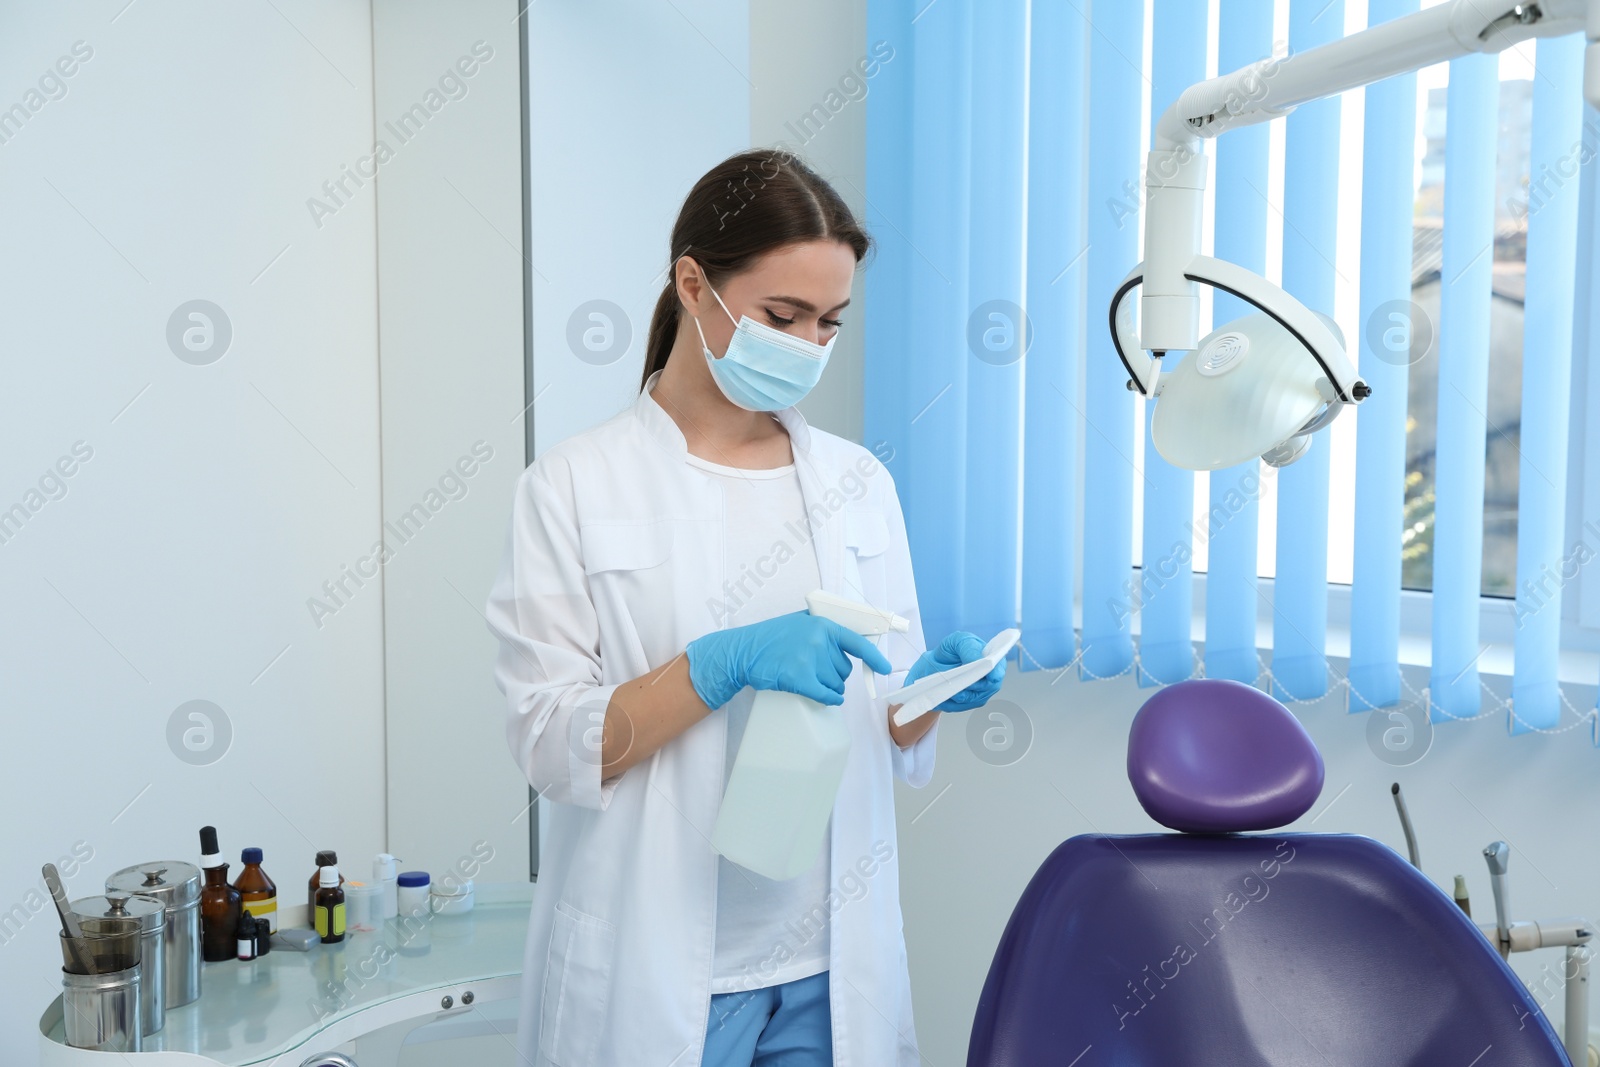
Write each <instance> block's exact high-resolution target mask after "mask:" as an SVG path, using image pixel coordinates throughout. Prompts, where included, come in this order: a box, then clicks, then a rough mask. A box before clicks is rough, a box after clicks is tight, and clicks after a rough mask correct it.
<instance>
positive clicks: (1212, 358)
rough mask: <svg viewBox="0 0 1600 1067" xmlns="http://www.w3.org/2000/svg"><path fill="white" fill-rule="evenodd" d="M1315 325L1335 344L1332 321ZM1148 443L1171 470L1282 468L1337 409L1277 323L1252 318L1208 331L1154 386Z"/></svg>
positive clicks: (1312, 365)
mask: <svg viewBox="0 0 1600 1067" xmlns="http://www.w3.org/2000/svg"><path fill="white" fill-rule="evenodd" d="M1318 317H1319V318H1320V319H1322V321H1323V323H1324V325H1326V326H1327V327H1328V329H1329V331H1330V332H1331V333H1332V334H1333V336H1334V337H1335V338H1336V339H1338V340H1339V341H1340V342H1341V345H1342V342H1343V337H1342V335H1341V334H1340V333H1339V328H1338V327H1337V326H1335V325H1334V323H1333V320H1332V319H1329V318H1327V317H1326V316H1320V315H1319V316H1318ZM1157 397H1158V399H1157V401H1156V405H1155V410H1154V411H1153V412H1152V413H1151V422H1150V436H1151V440H1152V441H1153V442H1154V444H1155V447H1156V451H1157V452H1159V453H1161V456H1162V458H1163V459H1165V460H1166V461H1167V462H1168V463H1171V464H1173V465H1175V466H1179V467H1186V468H1188V469H1190V470H1219V469H1221V468H1223V467H1232V466H1234V465H1235V464H1239V463H1244V462H1246V461H1248V460H1252V459H1255V458H1256V457H1258V456H1259V457H1261V458H1262V459H1264V460H1265V461H1266V462H1267V463H1268V464H1270V465H1272V466H1276V467H1282V466H1285V465H1287V464H1289V463H1292V462H1294V461H1295V460H1296V459H1299V458H1300V457H1301V456H1302V455H1304V454H1305V453H1306V451H1307V450H1308V449H1309V448H1310V445H1311V437H1310V434H1311V432H1313V430H1314V429H1315V428H1316V424H1317V423H1318V419H1319V416H1321V415H1323V414H1324V413H1325V412H1326V410H1327V409H1328V407H1329V406H1330V403H1334V404H1336V403H1337V399H1336V398H1335V397H1334V396H1333V395H1332V389H1331V387H1330V386H1329V384H1328V381H1327V377H1326V376H1325V375H1324V374H1323V373H1322V369H1321V368H1320V367H1319V366H1318V365H1317V363H1316V362H1315V361H1314V360H1312V359H1311V358H1310V357H1309V356H1308V355H1307V353H1306V350H1305V347H1304V346H1303V345H1302V344H1301V343H1300V342H1299V340H1297V339H1296V338H1295V336H1294V335H1293V334H1291V333H1290V332H1289V331H1288V330H1287V329H1286V328H1285V327H1284V325H1283V324H1282V323H1281V322H1279V321H1278V320H1277V319H1275V318H1273V317H1272V316H1271V315H1268V314H1267V313H1265V312H1256V313H1254V314H1251V315H1246V316H1244V317H1243V318H1239V319H1235V320H1234V321H1233V322H1230V323H1228V324H1227V325H1225V326H1223V327H1222V328H1220V329H1217V330H1213V331H1212V332H1211V333H1210V334H1208V335H1206V336H1205V337H1204V338H1202V339H1201V341H1200V347H1199V348H1198V349H1197V350H1196V351H1195V352H1194V353H1193V354H1192V355H1190V356H1188V357H1187V358H1185V359H1183V360H1181V361H1180V362H1179V363H1178V364H1177V366H1176V367H1174V368H1173V369H1172V370H1170V371H1169V372H1168V373H1167V374H1166V375H1164V376H1163V378H1162V379H1161V383H1160V387H1159V388H1158V389H1157Z"/></svg>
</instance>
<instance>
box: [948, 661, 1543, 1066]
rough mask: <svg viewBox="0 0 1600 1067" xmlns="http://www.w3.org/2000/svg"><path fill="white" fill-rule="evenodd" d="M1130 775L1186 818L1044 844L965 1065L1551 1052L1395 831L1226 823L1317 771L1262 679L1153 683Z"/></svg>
mask: <svg viewBox="0 0 1600 1067" xmlns="http://www.w3.org/2000/svg"><path fill="white" fill-rule="evenodd" d="M1069 713H1070V712H1069ZM1128 779H1129V781H1130V782H1131V783H1132V785H1133V791H1134V793H1135V795H1136V796H1137V797H1138V798H1139V802H1140V803H1141V804H1143V805H1144V808H1145V811H1147V812H1148V813H1149V814H1150V816H1151V818H1153V819H1155V820H1156V821H1157V822H1160V823H1162V824H1163V825H1166V826H1169V827H1172V828H1173V829H1177V830H1182V831H1185V832H1184V833H1175V834H1129V835H1120V836H1112V835H1106V834H1085V835H1081V836H1078V837H1073V838H1070V839H1068V840H1067V841H1064V842H1062V843H1061V844H1060V845H1059V846H1057V847H1056V849H1055V851H1054V852H1052V853H1051V854H1050V855H1049V856H1048V857H1047V858H1046V859H1045V861H1044V863H1043V864H1042V865H1041V866H1040V867H1039V869H1038V871H1037V872H1035V874H1034V876H1033V879H1032V881H1030V882H1029V883H1028V886H1027V888H1026V889H1024V890H1023V893H1022V897H1021V899H1020V900H1018V902H1017V906H1016V908H1015V909H1014V910H1013V911H1012V913H1011V919H1010V921H1009V922H1008V923H1007V924H1006V928H1005V932H1004V934H1003V935H1002V936H1001V939H1000V945H999V947H998V948H997V949H996V951H995V955H994V962H993V963H992V964H991V966H990V968H989V975H988V978H987V979H986V980H985V982H984V985H983V992H982V994H981V995H980V996H979V998H978V1007H977V1011H976V1014H975V1017H974V1019H973V1024H972V1035H971V1038H970V1041H969V1043H968V1046H967V1067H1037V1065H1040V1064H1063V1065H1065V1064H1076V1065H1077V1067H1093V1065H1097V1064H1115V1065H1116V1067H1222V1065H1226V1067H1329V1065H1332V1064H1339V1065H1341V1067H1342V1065H1345V1064H1361V1065H1366V1064H1385V1065H1391V1067H1441V1065H1446V1064H1454V1065H1458V1067H1466V1065H1468V1064H1472V1065H1473V1067H1511V1065H1515V1067H1567V1058H1566V1053H1565V1052H1564V1051H1563V1050H1562V1048H1561V1044H1560V1042H1559V1041H1558V1040H1557V1039H1556V1035H1555V1032H1554V1031H1553V1030H1552V1029H1551V1027H1550V1024H1549V1022H1548V1020H1547V1019H1546V1018H1545V1016H1544V1013H1543V1011H1542V1010H1541V1009H1540V1006H1539V1004H1538V1002H1537V1001H1536V1000H1535V999H1534V998H1533V996H1532V995H1531V994H1530V993H1529V992H1528V989H1527V988H1526V987H1525V986H1524V985H1523V984H1522V982H1521V981H1520V980H1519V979H1518V978H1517V976H1516V975H1515V974H1513V973H1512V971H1511V969H1510V968H1509V967H1507V966H1506V964H1505V962H1504V961H1502V960H1501V958H1500V956H1499V954H1498V953H1497V952H1496V951H1495V949H1494V948H1493V947H1492V946H1491V945H1490V943H1489V941H1488V939H1487V938H1486V937H1484V935H1483V934H1482V933H1481V932H1480V931H1479V930H1478V928H1477V927H1475V926H1474V925H1473V924H1472V921H1471V920H1470V919H1468V918H1467V917H1466V916H1465V915H1463V914H1462V912H1461V909H1460V908H1458V907H1457V906H1456V905H1455V903H1454V902H1453V901H1452V900H1451V899H1450V898H1449V897H1447V896H1445V895H1444V893H1442V892H1441V891H1440V890H1439V888H1438V887H1437V886H1436V885H1434V883H1433V882H1432V881H1431V880H1430V879H1429V878H1427V877H1426V876H1424V875H1423V874H1422V873H1421V872H1420V871H1418V870H1417V869H1416V868H1414V867H1412V866H1411V865H1410V864H1408V863H1407V862H1406V861H1405V860H1404V859H1402V858H1401V857H1400V856H1398V855H1396V854H1395V852H1394V850H1393V849H1390V848H1389V847H1388V846H1386V845H1381V844H1379V843H1378V842H1376V841H1373V840H1372V839H1370V838H1366V837H1361V836H1359V835H1356V834H1334V833H1316V834H1305V833H1283V832H1281V831H1280V832H1268V833H1261V834H1246V833H1241V832H1239V831H1243V830H1268V831H1271V830H1273V829H1274V828H1276V827H1279V826H1283V825H1284V824H1286V823H1290V822H1293V821H1294V820H1295V819H1297V818H1299V817H1300V816H1301V815H1303V814H1305V813H1306V812H1307V811H1308V810H1310V808H1311V805H1312V804H1314V803H1315V802H1316V799H1317V795H1318V793H1319V792H1320V791H1321V789H1322V781H1323V766H1322V757H1321V755H1320V754H1319V753H1318V752H1317V748H1316V745H1315V744H1313V743H1312V741H1311V738H1310V736H1309V735H1308V734H1307V733H1306V731H1305V730H1304V729H1303V728H1302V727H1301V726H1300V723H1299V721H1298V720H1296V719H1295V717H1294V716H1293V715H1292V714H1291V713H1290V712H1289V710H1288V709H1287V708H1285V707H1284V706H1283V705H1282V704H1279V703H1278V702H1277V701H1276V700H1273V699H1272V698H1271V697H1270V696H1268V695H1267V694H1266V693H1263V692H1261V691H1260V690H1257V689H1254V688H1252V687H1251V686H1247V685H1242V684H1240V683H1237V682H1229V681H1222V680H1218V679H1199V680H1190V681H1186V682H1180V683H1178V684H1176V685H1172V686H1169V687H1167V688H1165V689H1162V690H1159V691H1158V692H1157V693H1156V694H1155V695H1154V696H1152V697H1151V698H1150V699H1149V700H1148V701H1146V702H1145V705H1144V707H1143V708H1141V709H1140V710H1139V712H1138V714H1137V715H1136V716H1135V717H1134V720H1133V724H1132V728H1131V730H1130V732H1129V737H1128Z"/></svg>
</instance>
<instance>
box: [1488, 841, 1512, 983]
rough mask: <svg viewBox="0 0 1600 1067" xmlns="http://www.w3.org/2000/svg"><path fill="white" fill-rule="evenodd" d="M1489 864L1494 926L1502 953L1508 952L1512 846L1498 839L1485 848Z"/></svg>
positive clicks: (1509, 941)
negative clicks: (1509, 884) (1507, 882)
mask: <svg viewBox="0 0 1600 1067" xmlns="http://www.w3.org/2000/svg"><path fill="white" fill-rule="evenodd" d="M1483 858H1484V860H1485V861H1486V862H1487V863H1488V864H1489V888H1490V889H1492V890H1494V926H1495V933H1496V934H1498V935H1499V938H1500V953H1501V955H1504V954H1506V953H1507V952H1508V951H1510V945H1511V904H1510V902H1509V901H1508V900H1507V893H1508V892H1509V890H1508V889H1507V886H1506V871H1507V870H1508V869H1509V867H1510V864H1511V846H1509V845H1507V844H1506V843H1505V842H1504V841H1496V842H1494V843H1493V844H1491V845H1489V846H1488V847H1487V848H1485V849H1484V850H1483Z"/></svg>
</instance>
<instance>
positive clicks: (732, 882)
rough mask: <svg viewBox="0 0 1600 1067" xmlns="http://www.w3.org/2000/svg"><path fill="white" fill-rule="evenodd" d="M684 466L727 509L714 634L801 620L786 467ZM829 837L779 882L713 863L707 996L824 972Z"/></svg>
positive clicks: (731, 715) (799, 541)
mask: <svg viewBox="0 0 1600 1067" xmlns="http://www.w3.org/2000/svg"><path fill="white" fill-rule="evenodd" d="M688 460H689V463H690V464H692V465H693V466H695V467H698V468H699V469H701V470H703V471H706V472H707V473H709V474H710V475H712V476H713V477H715V478H716V479H717V481H718V482H719V483H720V484H721V486H722V490H723V499H724V500H725V502H726V510H725V515H726V526H725V528H724V531H723V537H724V541H723V544H724V551H725V553H726V554H725V556H724V558H723V574H724V577H725V581H726V583H727V584H726V585H724V587H723V594H724V603H723V610H724V612H725V613H726V619H725V620H724V621H723V623H722V624H723V625H725V626H747V625H749V624H750V623H754V622H762V621H764V620H766V619H770V618H774V617H775V616H778V615H786V614H788V613H789V612H791V611H801V610H803V609H804V608H805V606H806V601H805V598H806V594H807V593H810V592H811V591H812V590H814V589H817V588H819V587H820V586H821V584H822V580H821V577H820V572H819V571H818V569H817V555H816V549H815V547H814V546H813V545H812V543H811V540H810V528H809V527H808V526H807V524H806V518H805V504H804V501H803V499H802V497H801V495H800V479H799V476H798V475H797V474H796V473H795V469H794V466H793V465H790V466H787V467H775V468H772V469H770V470H746V469H743V468H738V467H726V466H722V465H721V464H717V463H711V462H709V461H707V460H704V459H701V458H700V457H698V456H689V457H688ZM754 699H755V692H754V691H753V690H751V689H743V690H740V691H739V693H738V694H737V695H736V696H735V697H734V698H733V699H732V700H730V701H729V702H728V703H727V704H724V705H723V707H722V711H723V712H724V713H725V714H726V715H727V716H728V750H727V751H728V760H727V770H726V771H725V773H724V777H723V785H724V787H726V785H727V775H728V774H729V773H731V772H732V770H733V762H734V757H735V756H736V755H737V754H738V751H739V741H740V739H741V738H742V737H743V736H744V727H745V723H746V722H747V721H748V720H749V718H750V704H751V702H752V701H753V700H754ZM832 832H833V824H832V821H831V820H830V822H829V824H828V833H827V834H825V835H824V836H823V842H822V848H821V849H820V851H819V853H818V855H817V861H816V863H815V864H813V865H812V867H811V869H810V870H808V871H806V872H805V873H803V874H801V875H799V876H798V877H795V878H791V879H788V880H786V881H781V882H779V881H773V880H772V879H770V878H763V877H762V876H761V875H759V874H756V873H755V872H754V871H751V870H747V869H745V868H744V867H741V866H739V865H738V864H736V863H733V862H732V861H730V860H728V859H727V858H726V857H721V856H719V857H718V858H717V935H716V949H715V953H714V957H713V963H712V970H711V991H712V992H713V993H731V992H736V991H741V990H747V989H760V988H762V987H764V986H771V985H778V984H780V983H782V982H792V981H795V980H796V979H800V978H806V977H809V976H810V975H813V974H818V973H820V972H822V971H825V970H827V969H828V906H827V895H828V875H829V869H830V865H829V861H828V856H829V841H830V838H831V836H832Z"/></svg>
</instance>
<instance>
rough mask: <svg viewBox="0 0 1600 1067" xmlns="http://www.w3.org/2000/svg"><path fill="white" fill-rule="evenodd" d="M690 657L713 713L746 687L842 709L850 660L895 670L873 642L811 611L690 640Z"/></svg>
mask: <svg viewBox="0 0 1600 1067" xmlns="http://www.w3.org/2000/svg"><path fill="white" fill-rule="evenodd" d="M685 652H686V653H687V655H688V659H689V682H690V684H691V685H693V686H694V691H695V692H696V693H697V694H699V696H700V699H701V700H702V701H703V702H704V703H705V705H706V707H708V708H712V709H716V708H720V707H722V705H724V704H726V703H727V702H728V701H729V700H731V699H733V695H734V694H735V693H737V692H738V691H739V690H741V689H743V688H744V687H745V686H750V687H751V688H752V689H778V690H782V691H783V692H786V693H798V694H800V695H801V696H803V697H809V698H811V699H812V700H815V701H817V702H818V703H819V704H833V705H837V704H843V703H844V683H845V679H846V678H848V677H850V668H851V663H850V657H851V656H855V657H856V658H857V659H859V660H861V661H862V662H863V663H865V664H866V665H867V666H869V667H871V668H872V669H873V670H875V671H877V672H878V673H879V674H888V673H889V672H890V671H891V669H892V668H891V667H890V665H889V660H888V659H887V658H886V657H885V656H884V654H883V653H882V652H880V651H878V647H877V646H876V645H874V644H873V643H872V642H871V641H870V640H868V639H867V638H865V637H862V636H861V635H860V634H858V633H856V632H855V631H854V630H852V629H850V628H849V627H846V626H840V625H839V624H838V623H836V622H834V621H833V620H832V619H824V618H822V617H821V616H818V615H812V614H811V613H810V612H808V611H795V612H791V613H790V614H788V615H779V616H778V617H777V618H774V619H767V620H766V621H765V622H757V623H751V624H750V625H748V626H735V627H733V628H731V629H728V630H713V631H712V632H711V633H708V634H706V635H705V636H703V637H697V638H695V639H694V640H693V641H690V642H689V646H688V648H687V649H685Z"/></svg>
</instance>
